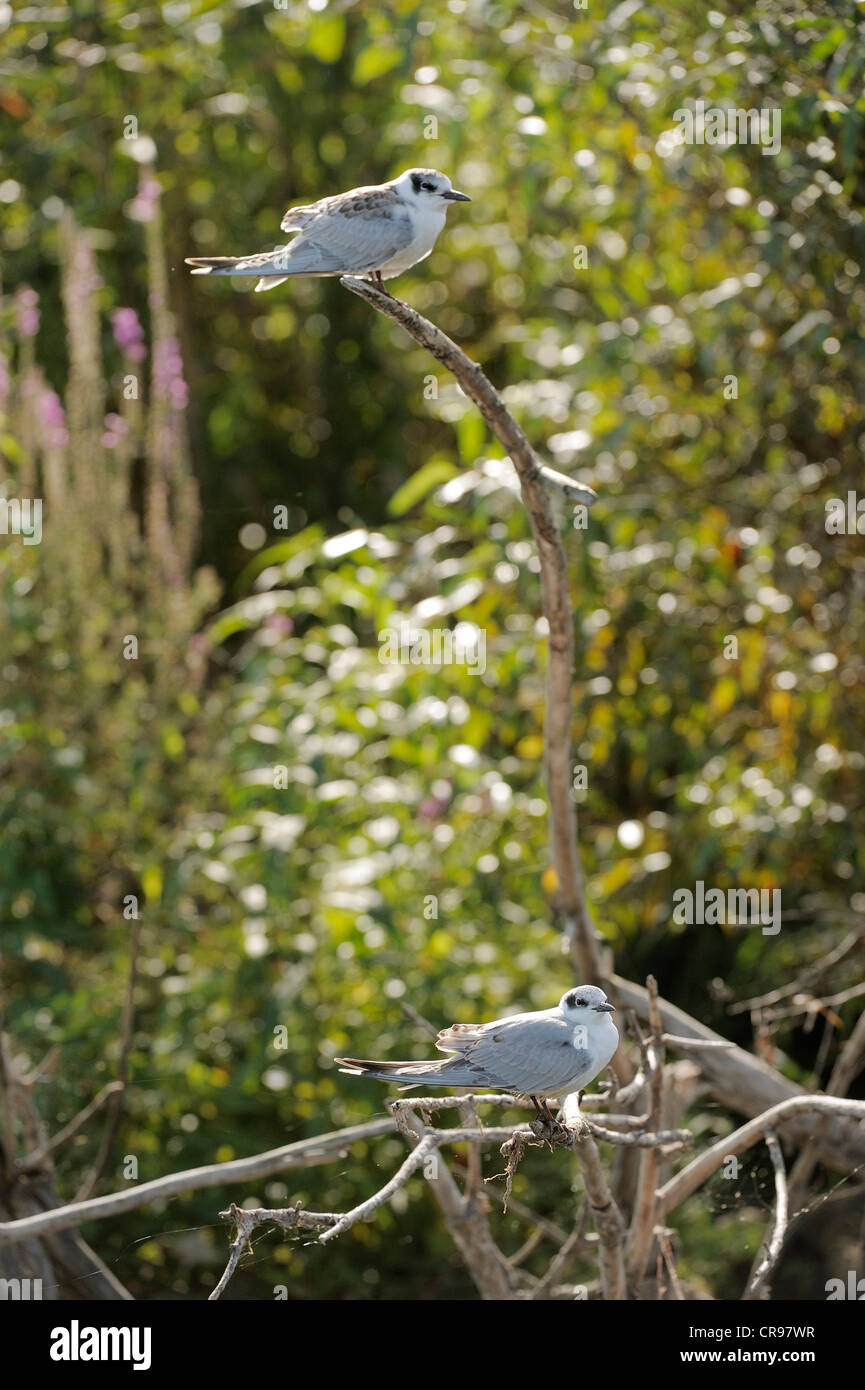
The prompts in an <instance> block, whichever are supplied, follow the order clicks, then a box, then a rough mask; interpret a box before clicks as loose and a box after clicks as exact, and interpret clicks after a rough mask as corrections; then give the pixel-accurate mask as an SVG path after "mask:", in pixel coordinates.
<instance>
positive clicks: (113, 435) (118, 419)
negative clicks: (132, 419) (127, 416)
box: [102, 411, 129, 449]
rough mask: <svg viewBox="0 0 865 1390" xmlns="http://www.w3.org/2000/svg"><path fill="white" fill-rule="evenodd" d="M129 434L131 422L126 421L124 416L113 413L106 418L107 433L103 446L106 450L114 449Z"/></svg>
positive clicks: (103, 439) (104, 436) (103, 437)
mask: <svg viewBox="0 0 865 1390" xmlns="http://www.w3.org/2000/svg"><path fill="white" fill-rule="evenodd" d="M128 433H129V422H128V420H124V419H123V416H122V415H115V413H114V412H113V411H111V412H110V413H109V414H108V415H106V417H105V433H104V434H103V436H102V444H103V447H104V448H106V449H113V448H114V446H115V444H119V443H120V441H121V439H122V438H123V436H124V435H126V434H128Z"/></svg>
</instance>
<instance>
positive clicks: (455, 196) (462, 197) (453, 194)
mask: <svg viewBox="0 0 865 1390" xmlns="http://www.w3.org/2000/svg"><path fill="white" fill-rule="evenodd" d="M442 197H443V198H447V200H448V202H449V203H470V202H471V198H470V197H469V195H468V193H457V191H456V189H455V188H449V189H448V191H447V192H446V193H443V194H442Z"/></svg>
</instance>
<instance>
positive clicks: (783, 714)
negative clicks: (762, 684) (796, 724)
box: [769, 690, 793, 724]
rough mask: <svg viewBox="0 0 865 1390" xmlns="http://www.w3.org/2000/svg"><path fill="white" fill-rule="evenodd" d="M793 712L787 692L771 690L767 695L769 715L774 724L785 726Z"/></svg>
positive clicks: (789, 695)
mask: <svg viewBox="0 0 865 1390" xmlns="http://www.w3.org/2000/svg"><path fill="white" fill-rule="evenodd" d="M792 711H793V697H792V695H791V694H790V691H789V690H773V691H772V692H771V694H770V695H769V713H770V715H771V716H772V719H773V721H774V723H776V724H787V723H789V721H790V716H791V714H792Z"/></svg>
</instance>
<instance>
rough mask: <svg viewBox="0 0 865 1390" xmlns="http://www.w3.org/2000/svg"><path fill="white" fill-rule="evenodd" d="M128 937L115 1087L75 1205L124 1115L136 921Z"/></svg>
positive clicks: (89, 1187)
mask: <svg viewBox="0 0 865 1390" xmlns="http://www.w3.org/2000/svg"><path fill="white" fill-rule="evenodd" d="M130 936H131V940H130V946H129V977H128V979H127V982H126V995H125V999H124V1002H123V1023H122V1026H121V1030H120V1053H119V1056H118V1059H117V1081H118V1086H117V1088H116V1089H115V1091H114V1092H113V1093H112V1095H111V1096H110V1097H109V1101H108V1116H107V1118H106V1121H105V1129H104V1130H103V1133H102V1139H101V1141H100V1144H99V1149H98V1151H97V1154H96V1158H95V1159H94V1160H93V1164H92V1166H91V1168H90V1171H89V1173H88V1174H87V1176H86V1177H85V1179H84V1181H83V1182H82V1184H81V1186H80V1187H79V1189H78V1191H77V1192H76V1194H75V1200H76V1202H86V1201H87V1198H88V1197H89V1196H90V1195H91V1193H92V1192H93V1190H94V1188H95V1187H96V1184H97V1183H98V1182H99V1179H100V1178H101V1177H102V1174H103V1172H104V1171H105V1167H106V1164H107V1163H108V1160H109V1158H110V1157H111V1149H112V1146H113V1144H114V1140H115V1138H116V1135H117V1131H118V1129H119V1128H120V1118H121V1115H122V1114H123V1101H124V1098H125V1094H126V1083H127V1081H128V1080H129V1054H130V1052H131V1050H132V1038H133V1034H134V1031H135V985H136V982H137V979H138V955H139V948H140V942H141V922H140V919H139V918H135V919H134V920H133V922H132V930H131V933H130Z"/></svg>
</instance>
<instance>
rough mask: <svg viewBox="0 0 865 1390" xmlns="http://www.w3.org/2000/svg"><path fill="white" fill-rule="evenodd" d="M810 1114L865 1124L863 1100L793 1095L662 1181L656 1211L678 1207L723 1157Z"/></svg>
mask: <svg viewBox="0 0 865 1390" xmlns="http://www.w3.org/2000/svg"><path fill="white" fill-rule="evenodd" d="M810 1114H814V1115H826V1116H827V1117H829V1118H832V1119H837V1118H839V1117H841V1116H844V1117H847V1118H849V1119H852V1120H858V1121H859V1124H860V1126H862V1125H863V1124H865V1101H862V1100H842V1099H840V1098H839V1097H837V1096H793V1097H791V1098H790V1099H789V1100H785V1101H782V1102H781V1104H780V1105H773V1106H772V1108H771V1109H770V1110H766V1111H765V1112H764V1113H763V1114H762V1115H758V1116H757V1117H756V1119H753V1120H749V1121H748V1123H747V1124H746V1125H742V1127H741V1128H740V1129H737V1130H735V1131H734V1132H733V1133H732V1134H728V1135H726V1136H725V1137H724V1138H723V1139H719V1140H718V1142H717V1143H716V1144H713V1145H712V1146H711V1148H709V1149H706V1151H705V1153H701V1154H700V1155H699V1156H698V1157H697V1158H695V1159H693V1161H692V1162H691V1163H689V1164H688V1165H687V1167H686V1168H683V1169H682V1170H681V1172H679V1173H676V1175H675V1177H672V1178H671V1179H670V1181H669V1182H667V1183H665V1184H664V1186H663V1187H662V1188H661V1189H660V1190H659V1192H658V1211H659V1214H660V1215H661V1216H666V1215H667V1214H668V1213H669V1212H671V1211H672V1210H673V1208H674V1207H677V1206H679V1204H680V1203H681V1202H684V1200H685V1198H686V1197H690V1195H691V1193H692V1192H696V1190H697V1188H698V1187H701V1186H702V1185H703V1183H704V1182H705V1181H706V1179H707V1178H709V1177H711V1176H712V1174H713V1173H714V1172H715V1169H716V1168H720V1166H721V1164H722V1163H723V1162H724V1160H725V1159H727V1158H729V1157H731V1156H733V1155H736V1154H740V1153H744V1152H745V1150H746V1149H749V1148H750V1147H751V1145H752V1144H756V1142H757V1140H758V1139H760V1138H762V1137H763V1135H765V1133H766V1130H767V1129H778V1128H780V1127H781V1126H782V1125H788V1124H789V1122H790V1121H791V1120H795V1119H796V1118H797V1117H798V1116H800V1115H810ZM791 1128H792V1126H791Z"/></svg>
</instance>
